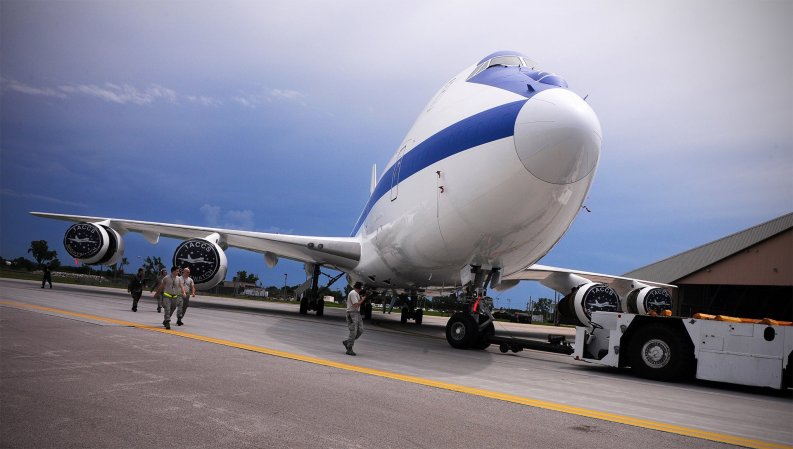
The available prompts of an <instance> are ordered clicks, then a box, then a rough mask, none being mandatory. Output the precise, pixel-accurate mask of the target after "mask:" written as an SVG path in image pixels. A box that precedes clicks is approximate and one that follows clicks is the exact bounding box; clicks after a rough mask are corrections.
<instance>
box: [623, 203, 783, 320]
mask: <svg viewBox="0 0 793 449" xmlns="http://www.w3.org/2000/svg"><path fill="white" fill-rule="evenodd" d="M624 276H625V277H630V278H636V279H647V280H648V281H656V282H663V283H666V284H673V285H676V286H677V287H678V295H677V305H676V310H675V311H674V312H675V313H676V314H679V315H681V316H691V315H692V314H694V313H696V312H704V313H710V314H716V315H719V314H721V315H731V316H740V317H745V318H774V319H778V320H786V321H791V320H793V213H790V214H787V215H783V216H781V217H779V218H776V219H774V220H771V221H768V222H766V223H762V224H759V225H757V226H754V227H751V228H749V229H746V230H744V231H741V232H737V233H735V234H732V235H729V236H727V237H724V238H721V239H719V240H715V241H713V242H710V243H707V244H705V245H702V246H699V247H697V248H694V249H691V250H688V251H686V252H683V253H680V254H678V255H676V256H672V257H669V258H667V259H664V260H661V261H659V262H655V263H653V264H650V265H647V266H645V267H642V268H639V269H637V270H634V271H631V272H629V273H625V274H624Z"/></svg>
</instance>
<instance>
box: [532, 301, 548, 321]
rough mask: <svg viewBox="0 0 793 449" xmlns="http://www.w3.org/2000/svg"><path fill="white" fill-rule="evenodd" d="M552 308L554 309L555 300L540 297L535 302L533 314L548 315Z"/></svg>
mask: <svg viewBox="0 0 793 449" xmlns="http://www.w3.org/2000/svg"><path fill="white" fill-rule="evenodd" d="M551 310H553V301H551V300H550V299H548V298H540V299H538V300H537V302H535V303H534V307H533V308H532V309H531V313H532V315H542V316H543V317H547V316H549V315H550V314H551Z"/></svg>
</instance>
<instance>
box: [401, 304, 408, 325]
mask: <svg viewBox="0 0 793 449" xmlns="http://www.w3.org/2000/svg"><path fill="white" fill-rule="evenodd" d="M399 321H400V322H401V323H402V324H405V323H407V322H408V309H407V307H402V315H401V316H400V317H399Z"/></svg>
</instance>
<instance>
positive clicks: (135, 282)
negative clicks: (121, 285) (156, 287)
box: [127, 268, 145, 312]
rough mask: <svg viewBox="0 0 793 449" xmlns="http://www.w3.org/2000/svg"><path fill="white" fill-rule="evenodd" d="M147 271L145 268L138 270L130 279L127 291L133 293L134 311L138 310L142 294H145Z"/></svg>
mask: <svg viewBox="0 0 793 449" xmlns="http://www.w3.org/2000/svg"><path fill="white" fill-rule="evenodd" d="M144 276H145V273H144V272H143V268H141V269H139V270H138V274H136V275H135V276H133V277H132V279H130V280H129V285H127V291H128V292H129V293H131V294H132V311H133V312H137V311H138V301H140V297H141V295H143V282H144V280H143V277H144Z"/></svg>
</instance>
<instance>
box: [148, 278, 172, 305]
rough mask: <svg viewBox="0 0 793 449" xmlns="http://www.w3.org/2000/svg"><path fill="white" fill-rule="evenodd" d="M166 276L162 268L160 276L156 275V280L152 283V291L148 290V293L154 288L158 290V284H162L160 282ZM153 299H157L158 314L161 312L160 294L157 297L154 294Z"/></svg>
mask: <svg viewBox="0 0 793 449" xmlns="http://www.w3.org/2000/svg"><path fill="white" fill-rule="evenodd" d="M166 276H168V272H167V271H165V268H163V269H162V270H160V274H158V275H157V280H156V281H154V287H152V289H151V290H149V293H151V292H153V291H154V289H155V288H158V287H159V286H160V284H162V280H163V279H165V278H166ZM154 297H155V298H157V313H160V312H161V311H162V293H160V294H159V295H157V294H155V295H154Z"/></svg>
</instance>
